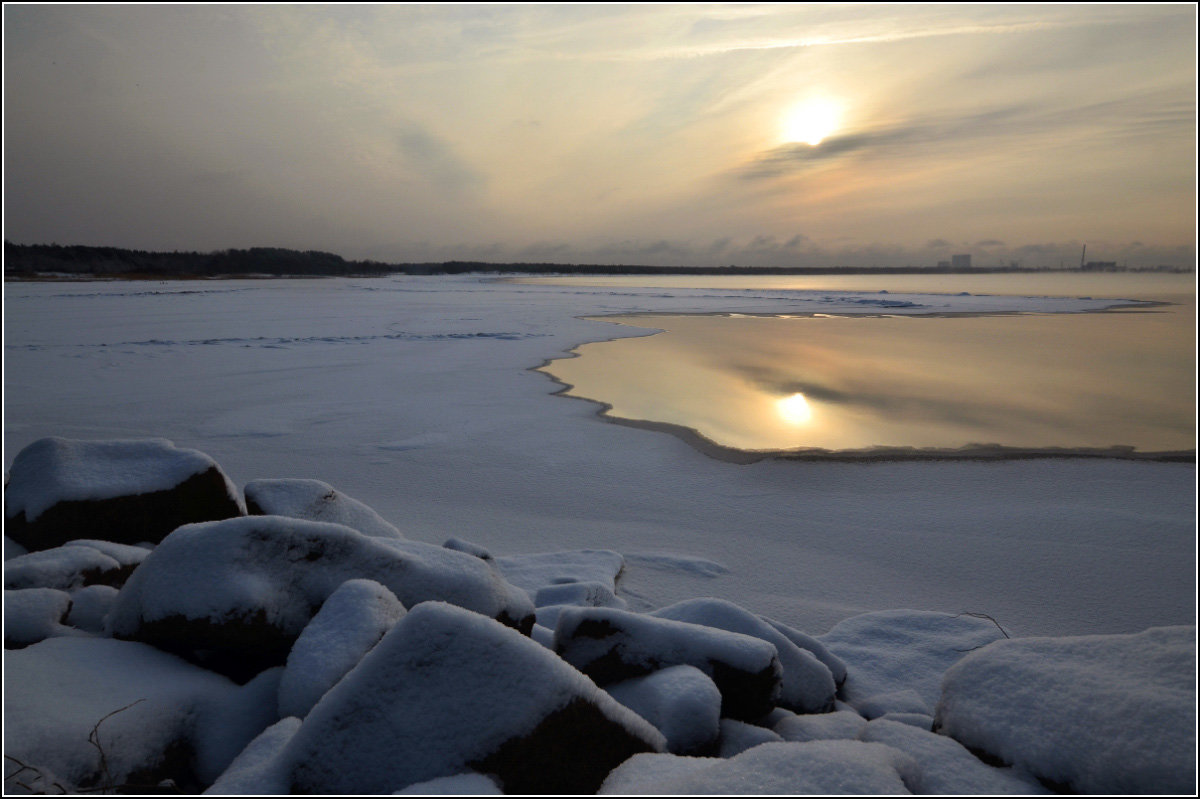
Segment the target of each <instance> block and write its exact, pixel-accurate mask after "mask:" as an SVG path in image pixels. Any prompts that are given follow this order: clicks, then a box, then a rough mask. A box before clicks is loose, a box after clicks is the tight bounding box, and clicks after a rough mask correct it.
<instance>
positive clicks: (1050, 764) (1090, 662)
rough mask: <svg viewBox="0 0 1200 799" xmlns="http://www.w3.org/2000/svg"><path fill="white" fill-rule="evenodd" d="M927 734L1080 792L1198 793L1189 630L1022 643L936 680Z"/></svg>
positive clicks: (970, 659)
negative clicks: (931, 730)
mask: <svg viewBox="0 0 1200 799" xmlns="http://www.w3.org/2000/svg"><path fill="white" fill-rule="evenodd" d="M935 726H936V728H937V729H938V730H939V731H940V732H942V733H944V734H946V735H950V736H952V737H953V738H955V739H957V740H958V741H960V742H962V743H963V744H964V745H965V746H968V747H970V748H972V749H976V750H980V751H984V752H987V753H988V754H990V755H992V756H993V757H995V758H997V759H999V760H1000V761H1002V762H1005V763H1011V764H1014V765H1017V766H1020V767H1023V768H1026V769H1028V770H1029V771H1030V772H1032V773H1033V774H1035V775H1037V776H1038V777H1039V778H1041V779H1044V780H1048V781H1050V782H1052V783H1055V784H1061V785H1064V786H1066V787H1067V788H1068V789H1070V790H1072V791H1075V792H1078V793H1108V794H1113V793H1163V794H1192V793H1193V792H1194V791H1195V789H1196V628H1195V627H1156V628H1152V629H1149V630H1146V631H1145V632H1142V633H1138V634H1136V635H1087V636H1078V637H1070V638H1022V639H1015V640H1008V641H998V642H996V643H994V644H992V645H991V646H988V647H985V648H983V649H980V650H978V651H976V652H973V653H972V654H970V655H968V656H967V657H965V658H963V660H962V661H961V662H960V663H958V664H957V665H955V666H954V667H952V668H951V669H950V670H949V671H947V672H946V675H945V680H944V682H943V684H942V698H941V701H939V702H938V706H937V713H936V722H935Z"/></svg>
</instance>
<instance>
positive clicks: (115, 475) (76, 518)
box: [4, 437, 242, 551]
mask: <svg viewBox="0 0 1200 799" xmlns="http://www.w3.org/2000/svg"><path fill="white" fill-rule="evenodd" d="M241 515H242V508H241V504H240V502H239V500H238V493H237V489H236V488H235V487H234V485H233V484H232V483H231V482H230V481H229V478H228V477H226V476H225V474H224V472H222V471H221V469H220V467H219V466H217V464H216V462H215V461H213V459H212V458H210V457H208V456H207V455H205V454H204V453H202V452H198V451H196V450H193V449H179V448H177V447H176V446H175V445H174V444H172V443H171V442H170V441H167V440H166V439H161V438H153V439H137V440H130V441H123V440H122V441H75V440H70V439H65V438H57V437H52V438H43V439H40V440H38V441H35V442H33V443H32V444H30V445H29V446H27V447H26V448H25V449H23V450H21V451H20V452H19V453H17V457H16V458H15V459H14V460H13V465H12V471H11V475H10V477H9V482H8V486H7V487H6V489H5V491H4V521H5V524H4V528H5V529H4V533H5V535H7V536H10V537H11V538H12V539H13V540H14V541H16V542H17V543H19V544H20V545H22V546H24V547H25V548H26V549H28V550H30V551H33V550H38V549H49V548H51V547H56V546H60V545H62V544H64V543H66V542H67V541H70V540H72V539H76V538H96V539H101V540H104V541H116V542H120V543H125V544H138V543H141V542H143V541H151V542H157V541H160V540H162V538H163V537H164V536H165V535H167V534H168V533H170V532H171V531H172V530H174V529H175V528H177V527H179V526H181V525H184V524H189V523H192V522H204V521H211V520H215V519H227V518H230V517H233V516H241Z"/></svg>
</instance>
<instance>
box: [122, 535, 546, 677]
mask: <svg viewBox="0 0 1200 799" xmlns="http://www.w3.org/2000/svg"><path fill="white" fill-rule="evenodd" d="M355 578H364V579H369V580H374V581H375V582H377V583H380V584H381V585H383V586H385V587H386V588H387V589H388V590H389V591H391V592H392V593H393V594H395V596H396V598H397V599H399V600H400V602H401V603H402V604H403V605H404V606H405V607H412V606H414V605H416V604H418V603H420V602H425V601H428V600H443V601H446V602H450V603H452V604H456V605H460V606H462V607H465V608H468V609H470V610H474V611H477V612H479V613H482V614H484V615H486V616H491V617H493V618H496V619H499V620H501V621H503V622H505V623H507V624H512V625H514V626H519V627H520V628H521V629H522V631H527V630H528V629H529V628H530V627H531V626H532V624H533V604H532V602H531V601H530V600H529V598H528V596H526V595H525V593H524V592H523V591H521V590H519V589H517V588H515V587H514V586H511V585H509V584H508V583H506V582H505V581H504V579H503V578H502V577H501V576H500V574H499V572H497V571H496V569H495V568H494V567H493V566H492V565H491V564H489V563H488V562H486V561H483V560H480V559H479V558H475V557H472V556H470V555H466V554H463V553H461V552H454V551H451V550H448V549H443V548H441V547H438V546H434V545H432V544H423V543H420V542H416V541H401V540H396V539H382V538H372V537H370V536H367V535H364V534H362V533H360V532H358V531H357V530H352V529H351V528H349V527H345V526H342V525H338V524H329V523H325V522H310V521H304V520H301V519H291V518H286V517H282V516H246V517H243V518H239V519H227V520H225V521H220V522H209V523H206V524H195V525H187V526H185V527H181V528H179V529H178V530H176V531H175V532H174V533H172V534H171V535H169V536H167V537H166V538H165V539H164V540H163V542H162V543H161V544H160V545H159V546H158V547H157V548H156V549H155V550H154V551H153V552H152V553H151V554H150V556H149V557H147V558H146V560H145V561H144V562H143V563H142V565H141V566H139V567H138V569H137V570H136V571H135V572H134V573H133V575H132V576H131V577H130V578H129V581H128V582H127V583H126V584H125V586H124V588H122V589H121V593H120V596H119V597H118V598H117V603H116V606H115V607H114V608H113V611H112V614H111V615H110V617H109V627H110V630H111V632H112V634H113V635H114V636H116V637H118V638H125V639H131V640H137V641H143V642H145V643H149V644H152V645H154V646H157V647H159V648H161V649H165V650H167V651H171V652H176V653H178V654H181V655H183V656H185V657H187V658H189V659H191V660H194V661H196V662H199V663H203V664H204V665H206V666H208V667H209V668H213V669H214V670H218V671H220V672H221V673H223V674H227V675H229V676H231V677H234V678H235V679H238V680H242V679H247V678H249V677H251V676H253V675H254V674H257V673H258V672H259V671H261V670H262V669H264V668H268V667H270V666H277V665H282V664H283V663H284V662H285V660H286V659H287V655H288V652H289V651H290V650H291V647H292V644H293V642H294V641H295V640H296V637H297V636H298V635H299V634H300V631H301V630H303V629H304V627H305V625H307V624H308V622H309V620H310V619H311V618H312V616H313V614H314V613H316V611H317V609H318V608H319V607H320V606H321V605H322V604H323V603H324V602H325V600H326V599H327V598H328V597H329V595H330V594H332V593H333V592H334V590H335V589H337V588H338V586H340V585H341V584H342V583H344V582H346V581H347V580H351V579H355Z"/></svg>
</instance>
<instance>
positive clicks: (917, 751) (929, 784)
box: [858, 719, 1048, 796]
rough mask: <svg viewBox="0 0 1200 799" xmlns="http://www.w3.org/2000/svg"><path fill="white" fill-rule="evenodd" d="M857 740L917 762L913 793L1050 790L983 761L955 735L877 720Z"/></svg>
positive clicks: (1024, 776)
mask: <svg viewBox="0 0 1200 799" xmlns="http://www.w3.org/2000/svg"><path fill="white" fill-rule="evenodd" d="M858 740H860V741H869V742H874V743H880V744H885V745H887V746H891V747H893V748H895V749H899V750H900V751H901V752H904V753H905V754H908V755H909V756H911V757H912V759H913V760H914V761H916V764H917V769H916V772H915V779H914V780H912V781H910V782H909V786H908V787H909V788H910V789H911V790H912V792H913V793H924V794H938V795H942V796H953V795H955V794H990V795H997V794H1025V795H1028V794H1042V793H1048V791H1047V790H1046V789H1045V788H1043V787H1042V785H1041V784H1040V783H1039V782H1038V781H1037V780H1036V779H1034V778H1033V777H1031V776H1030V775H1029V774H1027V773H1025V772H1018V771H1015V770H1013V769H1011V768H996V767H995V766H989V765H987V764H986V763H984V762H983V761H982V760H980V759H979V758H977V757H975V755H973V754H971V753H970V752H968V751H967V749H966V748H965V747H964V746H963V745H962V744H960V743H958V742H957V741H955V740H954V739H953V738H948V737H946V736H945V735H938V734H937V733H934V732H930V731H929V730H921V729H918V728H916V727H913V726H911V725H909V724H903V723H901V722H898V721H887V720H884V719H878V720H875V721H872V722H870V723H869V724H867V725H866V726H865V727H864V728H863V729H862V731H861V732H860V733H859V736H858Z"/></svg>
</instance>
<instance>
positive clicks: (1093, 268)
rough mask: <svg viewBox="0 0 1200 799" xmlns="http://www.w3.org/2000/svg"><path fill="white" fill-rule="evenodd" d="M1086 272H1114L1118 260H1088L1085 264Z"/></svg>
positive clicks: (1084, 269)
mask: <svg viewBox="0 0 1200 799" xmlns="http://www.w3.org/2000/svg"><path fill="white" fill-rule="evenodd" d="M1082 268H1083V271H1085V272H1112V271H1115V270H1116V268H1117V262H1116V261H1088V262H1087V263H1086V264H1084V265H1083V267H1082Z"/></svg>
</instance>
